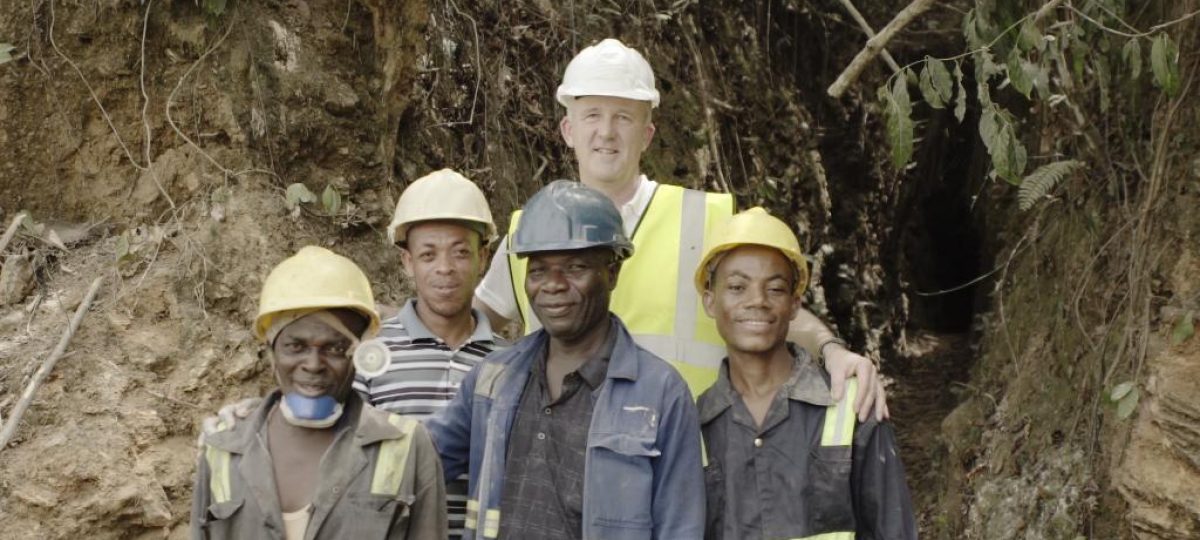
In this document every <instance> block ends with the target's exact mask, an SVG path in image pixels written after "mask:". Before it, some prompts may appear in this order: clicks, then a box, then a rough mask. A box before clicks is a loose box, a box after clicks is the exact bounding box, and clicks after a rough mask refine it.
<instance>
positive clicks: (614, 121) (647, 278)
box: [475, 39, 887, 419]
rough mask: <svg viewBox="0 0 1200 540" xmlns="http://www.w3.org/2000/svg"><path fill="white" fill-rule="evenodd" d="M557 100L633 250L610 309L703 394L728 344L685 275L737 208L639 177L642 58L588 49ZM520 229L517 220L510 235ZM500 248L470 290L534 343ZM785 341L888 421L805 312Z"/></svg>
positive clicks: (861, 371)
mask: <svg viewBox="0 0 1200 540" xmlns="http://www.w3.org/2000/svg"><path fill="white" fill-rule="evenodd" d="M557 98H558V101H559V103H561V104H562V105H563V106H564V107H566V109H567V113H566V115H565V116H564V117H563V118H562V121H561V122H560V124H559V127H560V131H561V134H562V137H563V140H564V141H565V142H566V144H567V146H569V147H570V148H572V149H573V150H574V153H575V159H576V163H577V164H578V169H579V179H580V181H581V182H583V184H584V185H586V186H588V187H591V188H594V189H596V190H598V191H600V192H602V193H604V194H605V195H606V196H608V198H609V199H610V200H611V201H612V202H613V204H614V205H615V206H616V207H617V209H618V210H619V212H620V214H621V217H622V220H623V223H624V228H625V233H626V234H627V235H628V236H630V237H631V238H632V240H633V243H634V245H635V246H637V250H636V252H635V253H636V255H634V256H633V257H632V258H630V259H629V260H628V261H626V262H625V265H624V267H623V268H622V271H621V272H622V273H621V280H620V283H619V284H618V286H617V289H616V290H615V291H614V292H613V298H612V310H613V312H614V313H616V314H617V315H619V316H620V317H621V319H622V320H623V321H625V324H626V325H628V327H629V330H630V332H631V333H632V334H633V335H634V339H636V340H637V341H638V344H639V345H641V346H643V347H645V348H647V349H649V350H650V351H653V352H654V353H655V354H657V355H659V356H661V357H663V358H666V359H668V360H670V361H671V362H672V365H674V366H675V367H676V369H678V370H679V371H680V373H681V374H682V375H683V377H684V379H685V380H687V381H688V384H689V386H690V387H691V390H692V392H693V393H694V394H697V395H698V394H699V393H700V392H701V391H703V390H704V389H706V388H708V387H709V386H710V385H711V384H712V382H713V381H714V380H715V379H716V375H717V365H718V363H719V362H720V360H721V358H722V356H723V355H724V346H723V344H722V343H721V339H720V336H718V335H717V331H716V327H715V326H714V325H713V321H712V319H711V318H709V317H707V316H706V315H705V314H704V311H703V310H702V309H701V306H700V302H699V298H698V295H697V294H696V292H695V291H694V290H693V289H692V287H691V285H690V283H689V279H688V276H690V275H691V274H692V272H693V271H694V270H695V269H696V264H697V263H698V259H699V256H700V252H701V250H702V249H703V246H704V243H705V238H706V237H709V236H710V235H711V234H713V233H714V232H715V224H716V223H718V222H721V221H724V220H726V219H728V218H729V216H730V215H731V214H732V213H733V198H732V196H730V195H728V194H718V193H705V192H702V191H696V190H691V189H684V188H681V187H679V186H673V185H668V184H660V183H657V182H654V181H653V180H650V179H649V178H647V177H646V176H645V175H644V174H641V172H640V161H641V157H642V154H643V153H644V152H645V151H646V150H647V149H648V148H649V146H650V143H651V141H652V140H653V139H654V132H655V127H654V122H653V121H652V120H651V111H652V110H653V109H654V108H655V107H657V106H658V103H659V92H658V90H657V88H655V83H654V72H653V70H652V69H651V67H650V64H649V62H647V61H646V59H645V58H644V57H643V56H642V55H641V54H640V53H639V52H638V51H636V50H634V49H631V48H629V47H627V46H625V45H624V44H623V43H621V42H620V41H618V40H615V39H606V40H603V41H601V42H600V43H598V44H596V45H593V46H591V47H587V48H585V49H584V50H582V51H580V53H579V54H578V55H576V56H575V58H574V59H572V60H571V62H570V64H568V65H567V69H566V72H565V73H564V74H563V80H562V84H561V85H560V86H559V87H558V91H557ZM517 222H518V218H517V217H516V216H515V215H514V217H513V219H512V221H511V227H515V226H516V223H517ZM507 246H508V244H507V240H506V241H504V242H502V243H501V244H500V246H499V247H498V248H497V251H496V254H495V257H494V258H493V260H492V264H491V268H490V269H489V270H488V272H487V274H486V275H485V276H484V278H483V281H482V283H480V285H479V287H478V288H477V289H476V290H475V297H476V301H475V305H476V307H478V308H480V309H481V310H483V311H484V312H485V313H487V314H488V316H489V317H490V318H491V320H492V326H493V327H494V328H504V327H506V326H507V325H508V324H509V322H511V321H518V322H520V323H521V324H522V326H523V327H524V332H523V333H529V332H532V331H533V330H535V329H536V328H537V319H536V317H534V316H533V315H532V313H531V311H530V309H529V306H528V305H527V303H525V302H523V301H522V299H521V295H518V294H516V293H515V291H520V290H521V287H522V282H523V279H524V273H525V262H524V261H522V260H520V259H519V258H518V257H516V256H515V255H514V254H512V253H510V252H509V251H508V249H507ZM791 335H792V339H793V340H794V341H796V342H797V343H799V344H801V345H802V346H803V347H804V348H806V349H807V350H809V351H810V352H812V353H813V354H814V356H816V357H817V358H819V359H823V360H824V361H825V363H826V365H827V367H828V369H829V371H830V373H831V374H832V380H833V387H834V395H836V396H840V395H841V390H842V387H843V384H842V381H844V380H845V379H846V377H853V376H857V377H858V379H859V381H860V384H861V387H862V388H861V389H862V390H863V391H862V392H860V393H859V397H858V400H857V402H858V403H857V407H856V410H857V411H858V412H859V417H860V418H865V417H866V416H867V415H868V414H869V413H870V412H871V411H872V409H874V412H875V415H876V418H880V419H881V418H883V417H884V416H886V410H887V409H886V404H885V402H884V395H883V389H882V386H881V385H879V384H878V381H877V374H876V370H875V367H874V365H872V363H871V362H870V361H869V360H867V359H866V358H864V357H862V356H860V355H857V354H855V353H853V352H851V351H849V350H848V349H846V348H845V347H844V342H842V341H841V340H838V339H836V338H835V336H834V335H833V334H832V333H831V332H830V331H829V330H828V328H826V327H825V325H823V324H821V322H820V321H819V320H818V319H817V318H816V317H815V316H813V315H812V314H811V313H809V312H808V311H806V310H804V309H800V310H798V311H797V316H796V318H795V319H794V320H793V322H792V324H791Z"/></svg>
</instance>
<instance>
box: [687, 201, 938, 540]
mask: <svg viewBox="0 0 1200 540" xmlns="http://www.w3.org/2000/svg"><path fill="white" fill-rule="evenodd" d="M693 279H694V283H695V287H696V290H697V291H699V292H700V294H701V295H702V298H703V304H704V310H705V311H706V312H707V313H708V314H709V315H710V316H712V317H713V319H714V320H715V321H716V323H717V331H718V332H720V334H721V338H722V339H724V341H725V347H726V357H725V359H724V360H723V361H722V365H721V368H720V375H719V377H718V378H717V382H716V383H715V384H714V385H713V386H712V387H711V388H709V389H708V390H706V391H705V392H704V394H702V395H701V396H700V399H699V400H698V401H697V407H698V408H699V414H700V423H701V429H702V431H703V434H704V442H705V447H706V450H707V454H708V455H707V457H708V460H707V464H706V465H705V474H704V477H705V483H706V486H705V487H706V492H707V497H708V502H707V505H706V507H707V526H706V528H705V529H706V530H705V538H708V539H713V540H741V539H743V538H820V539H822V540H853V539H854V538H889V539H915V538H916V537H917V531H916V526H915V522H914V518H913V509H912V501H911V498H910V496H909V492H908V485H907V483H906V481H905V478H904V467H903V465H902V464H901V462H900V458H899V456H898V454H897V445H896V436H895V433H894V432H893V431H892V426H891V424H889V423H887V422H877V421H876V420H875V419H874V418H871V419H868V420H866V421H865V422H863V423H861V424H858V425H857V427H856V425H855V418H854V412H853V410H851V409H850V406H849V402H850V400H849V399H846V400H842V402H841V403H837V404H835V403H834V401H833V399H832V396H831V395H830V387H829V374H828V373H827V372H826V371H825V370H824V369H822V368H821V366H819V365H817V364H816V363H815V362H813V360H812V359H811V357H810V356H809V355H808V353H807V352H806V351H805V350H804V349H802V348H800V347H797V346H795V345H794V344H792V343H789V342H788V341H787V339H788V321H790V320H791V319H792V317H793V316H794V315H795V313H796V311H797V310H799V309H800V299H801V295H802V294H803V292H804V288H805V286H806V285H807V283H808V267H807V265H806V264H805V261H804V257H803V256H802V255H801V253H800V246H799V244H798V242H797V241H796V236H795V235H794V234H792V231H791V230H790V229H789V228H788V226H787V225H785V224H784V223H783V222H782V221H780V220H779V219H777V218H775V217H772V216H771V215H770V214H768V213H767V212H766V211H764V210H763V209H762V208H752V209H750V210H747V211H745V212H741V213H739V214H736V215H734V216H733V218H732V219H730V220H729V222H728V224H726V225H724V226H723V227H722V228H721V230H720V232H719V233H718V234H717V235H716V237H715V238H714V241H713V243H712V245H711V246H709V248H708V250H707V252H706V253H705V255H704V258H703V259H702V260H701V262H700V265H699V267H698V268H697V269H696V273H695V275H694V278H693ZM856 390H857V384H855V381H853V380H851V381H849V382H848V383H847V393H848V396H853V395H854V393H855V391H856Z"/></svg>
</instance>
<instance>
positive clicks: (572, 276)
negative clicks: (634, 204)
mask: <svg viewBox="0 0 1200 540" xmlns="http://www.w3.org/2000/svg"><path fill="white" fill-rule="evenodd" d="M510 248H511V250H512V252H513V253H515V254H516V255H517V256H519V257H522V258H524V259H526V261H527V263H528V266H527V268H528V270H527V271H526V273H525V277H524V283H523V285H524V287H523V288H524V294H521V295H519V297H520V301H521V302H522V303H525V304H527V305H528V307H529V309H530V310H531V311H532V313H533V314H535V315H536V317H537V319H538V321H539V322H540V324H541V329H540V330H538V331H536V332H534V333H532V334H530V335H528V336H526V337H524V338H523V339H522V340H520V341H518V342H517V343H516V344H515V345H513V347H512V348H510V349H508V350H506V351H503V352H497V353H493V354H492V355H490V356H488V358H487V359H485V360H484V362H483V363H481V364H479V365H478V366H477V367H476V368H475V369H474V370H473V371H472V372H471V373H470V374H469V375H468V376H467V378H466V379H465V380H464V381H463V384H462V386H461V388H460V390H459V393H458V395H457V396H456V397H455V398H454V400H453V401H452V402H451V404H450V406H449V407H447V408H446V409H444V410H443V411H441V412H440V413H438V414H437V415H435V416H434V417H433V418H432V419H431V420H430V421H429V422H428V424H427V425H428V427H429V429H430V433H431V434H432V435H433V437H434V442H435V444H436V445H437V446H438V452H439V454H441V456H442V460H443V464H444V465H445V468H446V474H447V476H448V477H454V476H457V475H458V474H461V473H462V472H463V471H468V472H469V476H470V486H469V493H470V495H469V499H468V506H467V534H466V535H465V537H467V538H472V537H473V538H477V539H479V538H497V537H500V538H520V539H540V538H546V539H561V538H604V539H622V538H647V539H649V538H662V539H672V540H676V539H699V538H701V537H702V535H703V528H704V479H703V476H702V474H703V473H702V469H701V462H700V459H701V458H700V456H701V451H700V434H699V424H698V420H697V415H696V409H695V406H694V405H693V403H692V398H691V394H690V392H689V390H688V386H687V384H686V383H685V382H684V381H683V378H682V377H681V376H680V375H679V373H678V372H676V371H675V370H674V369H673V368H672V367H671V366H670V365H669V364H668V363H667V362H666V361H664V360H662V359H661V358H659V357H657V356H655V355H653V354H651V353H650V352H648V351H647V350H645V349H643V348H642V347H640V346H638V345H637V343H635V342H634V341H633V338H632V337H631V336H630V334H629V332H628V330H627V329H626V328H625V325H624V324H623V323H622V322H621V320H620V319H619V318H617V317H616V316H615V315H613V314H612V313H611V312H610V311H609V302H610V298H611V295H612V290H613V288H614V287H616V285H617V275H618V272H619V271H620V268H621V263H622V261H624V260H625V259H626V258H627V257H629V256H630V255H631V254H632V252H633V244H632V243H631V242H630V241H629V239H628V238H627V237H626V235H625V232H624V230H623V229H622V224H621V215H620V213H618V211H617V209H616V207H614V206H613V204H612V202H611V201H610V200H609V199H608V198H607V197H605V196H604V195H603V194H602V193H600V192H598V191H596V190H593V189H592V188H589V187H586V186H584V185H583V184H581V183H578V182H570V181H565V180H560V181H557V182H554V183H551V184H550V185H548V186H546V187H545V188H543V189H542V190H541V191H540V192H538V193H537V194H536V195H534V197H533V198H532V199H530V201H529V203H528V204H526V206H525V209H524V211H523V212H522V214H521V217H520V223H519V224H518V227H517V230H516V233H515V234H514V235H513V236H512V238H511V246H510Z"/></svg>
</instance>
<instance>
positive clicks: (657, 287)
mask: <svg viewBox="0 0 1200 540" xmlns="http://www.w3.org/2000/svg"><path fill="white" fill-rule="evenodd" d="M732 214H733V197H731V196H730V195H728V194H723V193H705V192H703V191H696V190H691V189H684V188H682V187H679V186H672V185H667V184H659V185H658V187H656V188H655V190H654V195H653V196H652V197H651V199H650V204H649V205H648V206H647V207H646V211H645V212H644V213H643V214H642V218H641V221H640V222H638V225H637V227H636V228H635V229H634V233H633V246H634V251H633V257H631V258H629V259H628V260H626V261H625V263H624V264H623V265H622V266H621V276H620V278H619V279H618V281H617V288H616V289H615V290H614V291H613V294H612V301H611V303H610V305H609V309H610V310H611V311H612V312H613V313H615V314H617V316H618V317H620V318H621V321H622V322H623V323H625V326H626V327H627V328H628V329H629V332H630V333H631V334H633V337H634V340H635V341H637V343H638V345H640V346H642V347H643V348H645V349H646V350H649V351H650V352H652V353H654V354H655V355H657V356H659V357H661V358H663V359H666V360H668V361H670V362H671V364H672V365H674V366H675V368H676V369H678V370H679V372H680V374H681V375H683V379H684V380H685V381H687V383H688V386H689V388H690V389H691V391H692V395H693V396H698V395H700V393H701V392H703V391H704V390H707V389H708V387H709V386H712V383H713V382H714V381H716V380H717V371H718V367H719V366H720V363H721V359H722V358H724V357H725V345H724V342H722V341H721V336H720V334H718V333H717V326H716V323H714V322H713V320H712V318H710V317H709V316H708V315H706V314H705V313H704V306H702V305H701V303H700V294H699V293H698V292H696V287H695V285H694V284H693V281H692V276H693V274H694V273H695V271H696V266H697V265H698V264H700V259H701V257H703V256H704V246H705V243H704V239H705V237H706V235H708V234H711V233H712V232H714V229H715V228H716V227H717V226H719V224H720V223H723V222H724V220H726V219H728V218H729V216H730V215H732ZM519 221H520V211H517V212H514V213H513V217H512V220H511V221H510V222H509V232H510V233H511V232H514V231H516V226H517V223H518V222H519ZM509 238H510V245H511V235H510V237H509ZM508 263H509V269H510V272H511V277H512V286H513V293H514V295H515V296H516V299H517V306H518V307H519V308H520V313H521V318H522V321H523V323H524V325H525V333H527V334H528V333H531V332H533V331H536V330H537V329H538V327H539V325H538V322H537V318H536V317H534V315H533V313H532V311H530V308H529V299H528V298H526V297H525V269H526V263H527V260H526V259H522V258H517V256H516V255H513V254H512V253H509V259H508Z"/></svg>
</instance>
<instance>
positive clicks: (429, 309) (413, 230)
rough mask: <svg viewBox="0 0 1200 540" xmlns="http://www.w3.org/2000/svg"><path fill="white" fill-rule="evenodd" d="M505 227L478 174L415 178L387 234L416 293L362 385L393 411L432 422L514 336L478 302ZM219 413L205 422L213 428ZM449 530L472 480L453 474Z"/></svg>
mask: <svg viewBox="0 0 1200 540" xmlns="http://www.w3.org/2000/svg"><path fill="white" fill-rule="evenodd" d="M495 237H496V225H495V224H494V223H493V222H492V213H491V210H489V209H488V204H487V199H486V197H485V196H484V194H483V192H482V191H480V189H479V187H478V186H476V185H475V183H474V182H472V181H471V180H470V179H468V178H466V177H464V176H463V175H461V174H459V173H458V172H455V171H453V170H450V169H442V170H439V171H434V172H432V173H430V174H428V175H425V176H423V177H421V178H419V179H417V180H414V181H413V182H412V183H411V184H409V186H408V187H407V188H406V189H405V190H404V192H403V193H402V194H401V195H400V200H399V201H398V202H397V204H396V211H395V213H394V214H393V215H392V221H391V224H390V225H389V226H388V240H389V241H390V242H391V243H393V244H394V245H396V246H397V247H398V248H399V249H400V261H401V264H402V265H403V270H404V273H405V274H406V275H407V276H408V277H409V279H410V280H411V281H412V283H413V289H414V293H415V294H414V297H413V298H411V299H409V300H408V301H406V302H405V303H404V305H403V306H402V307H401V309H400V310H399V312H398V313H396V314H395V315H394V316H392V317H389V318H388V319H386V320H384V321H383V322H382V324H381V325H380V330H379V336H378V337H377V338H376V339H374V340H372V342H371V343H370V344H369V345H375V344H378V345H379V346H380V351H381V352H380V354H382V355H383V356H385V357H386V358H387V361H386V362H383V363H382V365H383V366H384V367H383V368H382V370H381V371H380V372H379V373H371V374H370V375H369V376H367V375H365V374H364V373H363V372H361V371H360V372H359V373H358V374H357V376H356V377H355V381H354V389H355V390H357V391H358V393H359V394H360V395H361V396H362V398H363V399H364V400H366V402H367V403H369V404H371V405H373V406H375V407H378V408H381V409H383V410H385V411H388V412H392V413H397V414H400V415H403V416H405V417H406V418H412V419H416V420H425V419H426V418H428V417H429V416H430V415H432V414H434V413H436V412H438V411H439V410H441V409H442V408H443V407H445V406H446V404H447V403H449V401H450V399H451V398H453V397H454V394H455V392H457V391H458V387H459V385H460V384H462V380H463V378H464V377H465V376H466V374H467V372H469V371H470V370H471V368H473V367H474V366H475V365H476V364H478V363H479V362H481V361H482V360H483V358H484V357H485V356H487V355H488V353H490V352H492V351H494V350H496V349H498V348H500V347H502V346H504V345H505V344H506V343H505V342H504V341H503V339H501V338H500V337H499V336H497V335H496V334H495V333H494V332H493V331H492V327H491V325H490V324H489V323H488V318H487V317H486V316H485V315H483V313H481V312H479V311H476V310H473V309H472V308H471V298H472V296H473V291H474V289H475V286H476V285H477V284H478V283H479V279H480V276H482V275H483V269H484V267H485V265H486V264H487V260H488V244H489V243H490V242H491V241H492V240H494V239H495ZM255 404H257V400H255V399H250V400H244V401H242V402H241V403H239V404H237V405H233V406H228V407H225V408H223V409H222V411H221V413H220V416H221V418H222V419H223V420H224V422H225V423H226V424H227V425H233V424H234V423H235V422H237V420H238V418H239V417H244V416H245V414H247V413H248V412H249V410H250V408H251V407H252V406H253V405H255ZM216 422H217V419H216V418H213V419H209V420H206V424H208V426H209V427H206V428H205V429H206V430H207V431H211V430H212V427H211V426H214V425H215V424H216ZM446 493H447V501H446V506H447V510H448V519H449V538H451V539H456V538H459V537H460V536H461V535H462V532H463V526H464V521H465V519H466V513H467V478H466V475H465V474H464V475H462V476H461V477H458V478H453V479H450V480H448V481H447V482H446Z"/></svg>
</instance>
